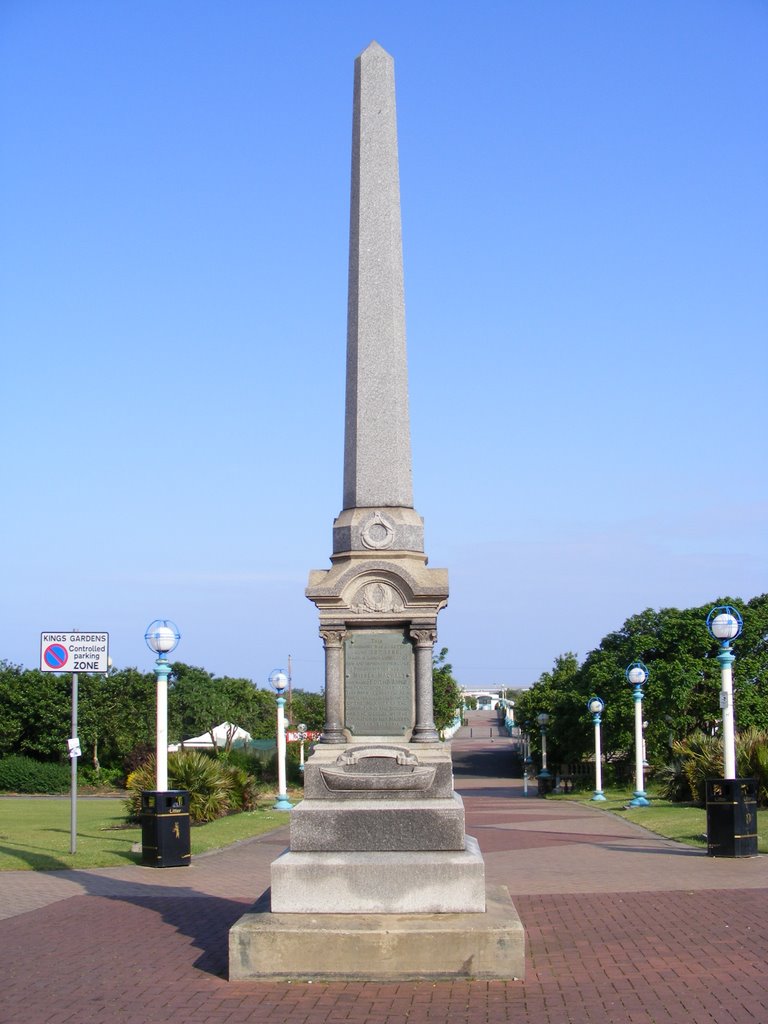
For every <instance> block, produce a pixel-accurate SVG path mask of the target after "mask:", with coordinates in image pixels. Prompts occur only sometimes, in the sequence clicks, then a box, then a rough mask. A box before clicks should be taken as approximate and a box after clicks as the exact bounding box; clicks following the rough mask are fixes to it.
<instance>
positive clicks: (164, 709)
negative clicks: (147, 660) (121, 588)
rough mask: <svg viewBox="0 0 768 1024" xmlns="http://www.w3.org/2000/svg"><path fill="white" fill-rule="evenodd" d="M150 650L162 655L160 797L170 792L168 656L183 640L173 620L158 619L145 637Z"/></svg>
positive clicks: (158, 670)
mask: <svg viewBox="0 0 768 1024" xmlns="http://www.w3.org/2000/svg"><path fill="white" fill-rule="evenodd" d="M144 639H145V640H146V642H147V647H149V649H150V650H151V651H154V652H155V654H157V655H159V657H158V659H157V661H156V662H155V672H156V673H157V730H156V731H157V753H156V757H155V762H156V768H157V777H156V781H155V785H156V788H157V791H158V793H167V792H168V676H169V675H170V674H171V666H170V664H169V663H168V657H167V656H168V655H169V654H170V653H171V651H173V650H175V649H176V645H177V644H178V642H179V640H180V639H181V633H179V627H178V626H177V625H176V623H175V622H171V620H170V619H155V621H154V622H150V624H149V625H148V626H147V631H146V633H145V634H144Z"/></svg>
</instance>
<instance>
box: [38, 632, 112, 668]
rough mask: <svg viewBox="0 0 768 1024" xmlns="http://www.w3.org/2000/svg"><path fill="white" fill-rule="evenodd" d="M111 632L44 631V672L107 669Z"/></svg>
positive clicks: (42, 656)
mask: <svg viewBox="0 0 768 1024" xmlns="http://www.w3.org/2000/svg"><path fill="white" fill-rule="evenodd" d="M108 670H109V633H41V634H40V671H41V672H107V671H108Z"/></svg>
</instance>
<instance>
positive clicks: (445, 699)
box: [432, 647, 461, 732]
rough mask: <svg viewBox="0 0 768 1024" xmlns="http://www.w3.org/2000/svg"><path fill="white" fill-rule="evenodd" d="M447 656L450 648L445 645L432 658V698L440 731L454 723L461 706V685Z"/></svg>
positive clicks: (436, 723)
mask: <svg viewBox="0 0 768 1024" xmlns="http://www.w3.org/2000/svg"><path fill="white" fill-rule="evenodd" d="M447 657H448V648H447V647H443V648H442V650H441V651H440V653H439V654H437V655H435V656H434V657H433V658H432V699H433V702H434V712H435V726H436V727H437V731H438V732H442V731H443V729H447V728H448V726H449V725H451V724H452V722H453V720H454V718H455V717H456V712H457V710H458V709H459V708H460V707H461V687H460V686H459V684H458V683H457V682H456V680H455V679H454V678H453V668H452V666H451V665H450V664H449V663H448V662H447V661H446V660H445V659H446V658H447Z"/></svg>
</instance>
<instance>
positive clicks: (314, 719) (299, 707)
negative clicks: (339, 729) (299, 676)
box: [291, 690, 325, 732]
mask: <svg viewBox="0 0 768 1024" xmlns="http://www.w3.org/2000/svg"><path fill="white" fill-rule="evenodd" d="M300 722H303V723H304V725H306V727H307V729H309V731H310V732H321V731H322V729H323V726H324V725H325V695H324V694H322V693H310V692H309V691H307V690H294V691H293V700H292V708H291V725H293V726H296V725H298V724H299V723H300Z"/></svg>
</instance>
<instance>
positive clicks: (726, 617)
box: [707, 604, 744, 779]
mask: <svg viewBox="0 0 768 1024" xmlns="http://www.w3.org/2000/svg"><path fill="white" fill-rule="evenodd" d="M743 625H744V623H743V621H742V618H741V615H739V613H738V612H737V611H736V609H735V608H732V607H731V606H730V605H728V604H726V605H719V606H718V607H716V608H713V609H712V611H711V612H710V613H709V615H708V616H707V629H708V630H709V632H710V634H711V635H712V636H713V637H714V638H715V640H717V641H719V643H720V650H719V652H718V655H717V660H718V661H719V663H720V707H721V708H722V711H723V763H724V766H725V773H724V776H723V777H724V778H726V779H735V778H736V733H735V725H734V715H733V663H734V661H735V660H736V658H735V656H734V654H733V651H732V650H731V640H735V639H736V637H737V636H739V634H740V633H741V630H742V628H743Z"/></svg>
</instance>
